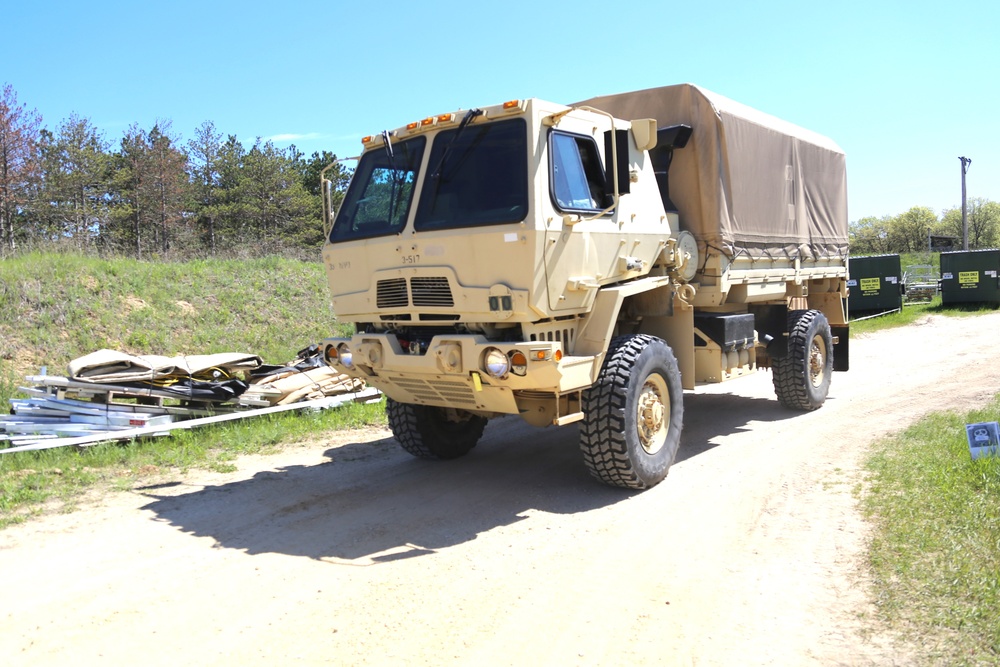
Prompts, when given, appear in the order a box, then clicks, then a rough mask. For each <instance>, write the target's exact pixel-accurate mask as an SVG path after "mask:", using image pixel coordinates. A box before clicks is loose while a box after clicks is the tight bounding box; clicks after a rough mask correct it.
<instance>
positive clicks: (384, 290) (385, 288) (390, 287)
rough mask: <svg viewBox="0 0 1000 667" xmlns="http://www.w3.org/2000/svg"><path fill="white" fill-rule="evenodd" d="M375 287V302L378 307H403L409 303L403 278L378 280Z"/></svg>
mask: <svg viewBox="0 0 1000 667" xmlns="http://www.w3.org/2000/svg"><path fill="white" fill-rule="evenodd" d="M376 289H377V293H376V296H375V304H376V305H377V306H378V307H379V308H405V307H407V306H409V305H410V297H409V294H407V292H406V279H405V278H392V279H390V280H380V281H378V285H377V288H376Z"/></svg>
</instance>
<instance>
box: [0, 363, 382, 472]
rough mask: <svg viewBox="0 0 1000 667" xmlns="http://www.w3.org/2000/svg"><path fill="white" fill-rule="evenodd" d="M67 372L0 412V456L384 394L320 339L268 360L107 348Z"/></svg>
mask: <svg viewBox="0 0 1000 667" xmlns="http://www.w3.org/2000/svg"><path fill="white" fill-rule="evenodd" d="M68 371H69V372H68V374H67V376H65V377H63V376H54V375H47V374H42V375H30V376H28V377H27V378H26V381H27V385H28V386H24V387H20V390H21V392H23V393H24V394H26V395H27V398H12V399H10V403H11V414H10V415H0V453H7V452H13V451H23V450H29V449H48V448H52V447H64V446H68V445H76V446H86V445H91V444H96V443H98V442H107V441H109V440H126V439H132V438H135V437H139V436H152V435H163V434H166V433H168V432H169V431H171V430H174V429H178V428H192V427H195V426H201V425H204V424H209V423H216V422H221V421H229V420H232V419H241V418H244V417H250V416H255V415H263V414H271V413H275V412H282V411H285V410H296V409H304V408H313V409H318V408H326V407H334V406H336V405H342V404H344V403H348V402H353V401H366V400H376V399H377V398H378V397H379V396H380V394H379V392H378V391H377V390H375V389H366V388H365V385H364V383H363V382H361V381H360V380H356V379H352V378H350V377H348V376H347V375H342V374H340V373H338V372H337V371H335V370H334V369H332V368H330V367H329V366H327V365H326V364H325V363H323V360H322V358H321V356H320V354H319V350H318V349H317V347H316V346H315V345H313V346H310V347H308V348H306V349H304V350H302V351H300V352H299V353H298V356H297V357H296V359H295V360H293V361H291V362H289V363H287V364H284V365H280V366H267V365H264V364H263V363H262V362H261V359H260V357H258V356H255V355H248V354H239V353H221V354H210V355H191V356H182V357H163V356H156V355H148V356H135V355H130V354H125V353H122V352H115V351H111V350H101V351H99V352H94V353H92V354H89V355H86V356H84V357H80V358H79V359H75V360H73V361H72V362H70V364H69V367H68Z"/></svg>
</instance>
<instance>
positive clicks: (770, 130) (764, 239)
mask: <svg viewBox="0 0 1000 667" xmlns="http://www.w3.org/2000/svg"><path fill="white" fill-rule="evenodd" d="M573 106H592V107H595V108H597V109H601V110H603V111H606V112H608V113H610V114H611V115H613V116H615V117H616V118H621V119H622V120H635V119H639V118H655V119H656V123H657V127H658V128H663V127H669V126H671V125H677V124H679V123H684V124H686V125H690V126H691V127H692V128H693V133H692V135H691V140H690V141H689V142H688V144H687V146H686V147H684V148H682V149H678V150H675V151H674V156H673V163H672V165H671V167H670V175H669V179H670V199H671V200H672V201H673V202H674V204H676V206H677V209H678V211H679V213H680V220H681V228H682V229H686V230H688V231H689V232H691V233H692V234H694V235H695V237H697V238H698V240H699V241H700V242H701V243H702V244H706V245H708V246H710V247H713V248H715V249H717V250H719V251H722V252H724V253H725V254H726V255H728V256H730V257H733V256H735V255H737V254H741V253H749V254H751V255H753V256H762V255H768V256H775V255H784V256H787V257H792V258H799V259H804V260H811V259H814V258H841V257H846V256H847V172H846V161H845V157H844V152H843V151H842V150H841V149H840V148H839V147H838V146H837V144H835V143H834V142H833V141H831V140H830V139H827V138H826V137H823V136H821V135H819V134H816V133H814V132H810V131H809V130H806V129H803V128H801V127H798V126H796V125H793V124H791V123H788V122H785V121H783V120H781V119H779V118H775V117H774V116H769V115H768V114H765V113H762V112H760V111H757V110H756V109H751V108H750V107H748V106H745V105H743V104H739V103H738V102H734V101H733V100H730V99H727V98H725V97H722V96H721V95H717V94H715V93H712V92H710V91H707V90H705V89H704V88H700V87H698V86H694V85H692V84H680V85H675V86H665V87H662V88H650V89H648V90H640V91H636V92H631V93H622V94H619V95H607V96H604V97H595V98H593V99H590V100H586V101H583V102H578V103H576V104H574V105H573Z"/></svg>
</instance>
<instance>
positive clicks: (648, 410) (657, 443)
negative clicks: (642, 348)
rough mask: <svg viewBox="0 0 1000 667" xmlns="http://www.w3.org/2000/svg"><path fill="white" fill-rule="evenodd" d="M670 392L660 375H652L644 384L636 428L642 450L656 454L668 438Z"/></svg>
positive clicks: (638, 403)
mask: <svg viewBox="0 0 1000 667" xmlns="http://www.w3.org/2000/svg"><path fill="white" fill-rule="evenodd" d="M667 400H669V392H668V390H667V384H666V382H665V381H664V380H663V378H662V377H660V376H659V375H651V376H649V377H648V378H647V379H646V381H645V382H644V383H643V386H642V391H641V392H640V393H639V400H638V401H637V402H636V417H637V419H636V428H637V430H638V436H639V442H640V444H642V448H643V449H645V450H646V451H647V452H648V453H650V454H655V453H656V452H657V451H659V449H660V448H661V447H663V444H664V443H665V442H666V438H667V428H668V426H669V424H670V406H669V403H668V402H667Z"/></svg>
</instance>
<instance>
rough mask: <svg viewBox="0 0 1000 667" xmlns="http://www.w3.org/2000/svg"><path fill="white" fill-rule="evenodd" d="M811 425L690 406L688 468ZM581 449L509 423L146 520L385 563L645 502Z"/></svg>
mask: <svg viewBox="0 0 1000 667" xmlns="http://www.w3.org/2000/svg"><path fill="white" fill-rule="evenodd" d="M799 414H801V413H796V412H793V411H789V410H785V409H784V408H782V407H781V406H780V405H779V404H778V403H777V401H774V400H765V399H757V398H748V397H744V396H736V395H729V394H711V395H710V394H706V395H690V396H685V421H686V424H685V427H684V432H683V437H682V439H681V448H680V451H679V453H678V456H677V462H678V463H679V462H682V461H685V460H688V459H690V458H692V457H695V456H697V455H699V454H701V453H704V452H706V451H708V450H710V449H713V448H714V447H716V446H719V445H718V444H717V443H716V442H714V441H715V440H716V439H717V437H718V436H722V435H732V434H734V433H739V432H740V431H749V430H752V428H753V425H752V423H753V422H772V421H780V420H784V419H790V418H792V417H795V416H797V415H799ZM577 439H578V431H577V429H576V428H562V429H556V428H548V429H538V428H533V427H531V426H528V425H527V424H525V423H523V422H520V421H519V420H517V419H500V420H496V421H494V422H491V423H490V425H489V427H488V428H487V431H486V434H485V436H484V438H483V440H482V441H481V442H480V444H479V445H478V446H477V447H476V448H475V449H474V450H473V451H472V452H471V453H470V454H469V455H468V456H465V457H463V458H461V459H457V460H454V461H423V460H419V459H414V458H413V457H411V456H409V455H408V454H406V453H405V452H403V451H402V450H401V449H400V448H399V446H398V445H397V444H396V442H395V440H393V439H392V438H384V439H381V440H375V441H371V442H354V443H350V444H347V445H343V446H339V447H335V448H331V449H329V450H327V451H326V452H325V456H326V458H327V461H325V462H323V463H319V464H315V465H292V466H287V467H282V468H278V469H275V470H266V471H261V472H258V473H256V474H254V475H253V477H251V478H249V479H239V480H236V481H231V482H227V483H224V484H219V485H214V486H205V487H197V488H195V489H194V490H187V489H185V488H184V487H183V486H177V487H173V488H170V489H169V490H168V489H166V488H163V489H161V490H160V491H159V493H160V495H158V490H157V489H156V488H155V487H153V488H148V489H140V490H139V492H141V493H144V494H145V495H147V496H148V497H150V498H151V499H152V502H150V503H148V504H147V505H145V506H144V507H143V508H142V509H144V510H146V511H149V512H152V513H153V514H155V515H156V518H157V519H158V520H159V521H163V522H166V523H168V524H170V525H172V526H176V527H178V528H180V529H181V530H183V531H185V532H187V533H190V534H191V535H193V536H196V537H210V538H212V539H213V540H215V545H216V547H217V548H227V549H238V550H242V551H245V552H246V553H249V554H263V553H281V554H287V555H293V556H305V557H308V558H314V559H323V560H332V561H335V562H336V561H346V562H349V563H351V564H362V565H365V564H375V563H380V562H387V561H393V560H398V559H402V558H410V557H414V556H421V555H425V554H430V553H434V552H437V551H440V550H442V549H447V548H449V547H453V546H456V545H459V544H462V543H465V542H468V541H471V540H474V539H476V538H477V537H478V536H479V535H481V534H483V533H486V532H488V531H491V530H494V529H497V528H501V527H503V526H507V525H511V524H514V523H516V522H519V521H526V520H531V518H532V513H534V512H542V513H556V514H576V513H580V512H588V511H592V510H596V509H599V508H603V507H607V506H609V505H612V504H615V503H619V502H623V501H626V500H629V499H632V498H634V497H635V496H636V493H637V492H630V491H625V490H622V489H616V488H611V487H607V486H604V485H602V484H600V483H598V482H597V481H595V480H593V479H592V478H591V477H590V475H589V474H588V472H587V471H586V469H585V468H584V465H583V462H582V459H581V456H580V451H579V448H578V445H577ZM669 483H670V480H669V477H668V479H667V481H666V482H665V484H669ZM657 491H658V489H653V490H652V491H648V492H646V493H647V494H656V493H657ZM655 498H656V496H655V495H653V496H650V498H649V499H650V500H651V501H653V502H655ZM646 500H647V497H646V496H645V495H644V496H643V501H644V502H645V501H646Z"/></svg>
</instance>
